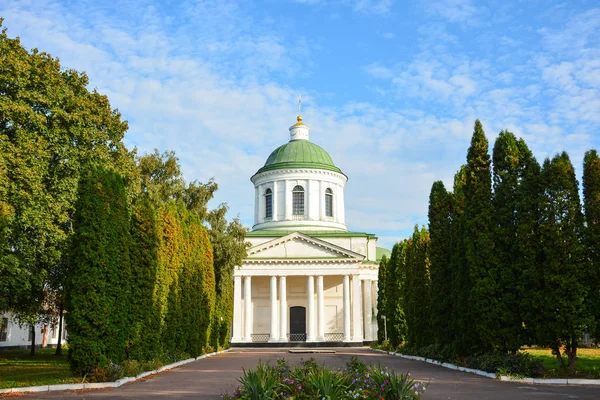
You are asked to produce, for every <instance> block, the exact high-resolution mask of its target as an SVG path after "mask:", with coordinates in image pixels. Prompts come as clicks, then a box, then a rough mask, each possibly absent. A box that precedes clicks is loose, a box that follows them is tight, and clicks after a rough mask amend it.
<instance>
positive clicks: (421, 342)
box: [402, 226, 432, 348]
mask: <svg viewBox="0 0 600 400" xmlns="http://www.w3.org/2000/svg"><path fill="white" fill-rule="evenodd" d="M403 288H404V295H403V296H402V298H403V301H404V307H403V308H404V312H405V314H406V340H407V342H408V344H409V345H410V346H412V347H415V348H422V347H424V346H426V345H428V344H431V343H432V340H431V339H432V335H431V312H430V304H431V303H430V302H431V297H430V277H429V232H427V230H426V229H425V228H422V229H421V230H419V227H418V226H415V230H414V232H413V236H412V239H411V240H410V242H409V243H408V246H407V250H406V280H405V283H404V286H403Z"/></svg>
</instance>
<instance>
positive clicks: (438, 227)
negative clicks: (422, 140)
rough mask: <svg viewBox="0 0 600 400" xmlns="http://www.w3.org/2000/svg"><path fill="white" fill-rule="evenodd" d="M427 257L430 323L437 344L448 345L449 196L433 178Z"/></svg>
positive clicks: (450, 212)
mask: <svg viewBox="0 0 600 400" xmlns="http://www.w3.org/2000/svg"><path fill="white" fill-rule="evenodd" d="M428 217H429V235H430V240H431V242H430V246H429V259H430V263H431V265H430V274H431V324H432V334H433V338H434V341H435V343H436V344H438V345H440V346H444V347H445V346H449V345H451V344H452V342H453V341H454V334H453V332H452V280H453V278H454V277H453V270H452V265H451V262H452V247H451V236H452V229H451V223H452V219H451V217H452V196H451V194H450V193H448V192H447V191H446V188H445V187H444V183H443V182H442V181H436V182H434V183H433V185H432V187H431V193H430V195H429V213H428Z"/></svg>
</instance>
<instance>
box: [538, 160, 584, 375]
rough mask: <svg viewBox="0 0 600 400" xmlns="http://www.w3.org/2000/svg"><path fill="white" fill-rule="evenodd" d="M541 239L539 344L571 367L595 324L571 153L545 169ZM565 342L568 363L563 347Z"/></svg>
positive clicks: (547, 164)
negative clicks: (590, 300) (582, 339)
mask: <svg viewBox="0 0 600 400" xmlns="http://www.w3.org/2000/svg"><path fill="white" fill-rule="evenodd" d="M541 183H542V188H543V191H542V196H541V201H540V206H541V209H540V212H541V220H540V240H541V245H542V250H543V262H542V268H543V269H542V271H541V276H539V277H538V279H540V280H541V281H542V283H543V300H544V301H543V303H542V304H543V309H542V313H541V314H540V316H539V317H540V318H538V320H537V321H536V325H537V326H536V333H537V338H538V344H540V345H547V346H549V347H550V348H552V349H553V353H554V354H555V355H556V357H557V358H558V360H559V363H560V364H561V365H562V366H565V367H568V369H569V370H570V371H571V372H573V371H574V368H575V360H576V356H577V348H578V345H579V344H578V340H579V338H580V337H581V336H582V335H583V333H584V332H585V330H586V329H587V328H588V327H589V326H591V325H592V319H593V318H591V312H590V310H589V306H588V304H587V301H588V299H587V296H588V292H589V281H588V279H587V278H588V275H587V274H588V271H587V266H588V264H587V262H586V258H585V252H584V248H583V245H582V233H583V214H582V212H581V204H580V199H579V188H578V183H577V179H576V178H575V170H574V168H573V165H572V164H571V160H570V159H569V156H568V155H567V153H565V152H563V153H561V154H557V155H556V156H555V157H554V158H552V160H550V159H546V160H545V161H544V166H543V169H542V174H541ZM562 345H564V346H565V354H566V356H567V359H568V366H567V365H565V363H564V360H563V358H562V355H561V352H560V348H561V346H562Z"/></svg>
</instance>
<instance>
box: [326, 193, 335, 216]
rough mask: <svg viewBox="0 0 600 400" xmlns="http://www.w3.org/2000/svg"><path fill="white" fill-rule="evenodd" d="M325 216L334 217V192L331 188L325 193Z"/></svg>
mask: <svg viewBox="0 0 600 400" xmlns="http://www.w3.org/2000/svg"><path fill="white" fill-rule="evenodd" d="M325 216H326V217H333V191H332V190H331V189H329V188H327V190H326V191H325Z"/></svg>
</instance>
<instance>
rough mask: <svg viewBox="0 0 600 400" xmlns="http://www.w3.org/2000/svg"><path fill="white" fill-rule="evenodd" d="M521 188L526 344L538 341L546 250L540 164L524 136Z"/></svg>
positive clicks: (521, 268) (519, 224)
mask: <svg viewBox="0 0 600 400" xmlns="http://www.w3.org/2000/svg"><path fill="white" fill-rule="evenodd" d="M517 145H518V146H519V179H520V183H519V187H518V194H517V197H518V203H517V213H516V214H517V215H516V224H517V245H518V248H517V254H518V257H517V260H516V269H517V270H519V271H520V272H521V280H520V281H519V282H516V283H517V284H518V286H519V291H520V294H519V298H520V299H521V300H520V301H521V305H520V310H521V316H522V318H523V322H524V332H523V343H527V344H533V343H534V342H535V337H536V334H535V327H536V323H535V321H536V319H537V317H538V316H539V315H541V313H542V309H541V307H542V306H543V302H544V298H543V286H542V282H541V280H540V279H539V276H540V274H541V270H542V268H541V266H542V261H543V260H542V251H541V245H540V237H539V221H540V199H541V186H540V171H541V168H540V165H539V163H538V162H537V160H536V159H535V157H534V156H533V154H532V153H531V151H530V150H529V148H528V147H527V145H526V144H525V142H524V141H523V140H522V139H520V140H519V141H518V142H517Z"/></svg>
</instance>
